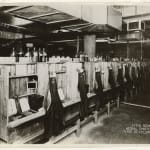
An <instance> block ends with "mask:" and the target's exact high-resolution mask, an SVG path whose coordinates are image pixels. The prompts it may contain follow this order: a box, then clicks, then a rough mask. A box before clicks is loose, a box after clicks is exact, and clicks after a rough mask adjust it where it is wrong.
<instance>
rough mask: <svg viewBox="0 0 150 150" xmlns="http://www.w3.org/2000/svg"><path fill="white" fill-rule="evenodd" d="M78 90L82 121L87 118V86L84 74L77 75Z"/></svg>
mask: <svg viewBox="0 0 150 150" xmlns="http://www.w3.org/2000/svg"><path fill="white" fill-rule="evenodd" d="M78 89H79V92H80V98H81V120H82V119H84V117H86V116H88V98H87V92H88V86H87V84H86V75H85V72H81V73H79V78H78Z"/></svg>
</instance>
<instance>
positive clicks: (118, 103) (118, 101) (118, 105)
mask: <svg viewBox="0 0 150 150" xmlns="http://www.w3.org/2000/svg"><path fill="white" fill-rule="evenodd" d="M119 107H120V100H119V96H118V97H117V108H119Z"/></svg>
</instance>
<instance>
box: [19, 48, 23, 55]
mask: <svg viewBox="0 0 150 150" xmlns="http://www.w3.org/2000/svg"><path fill="white" fill-rule="evenodd" d="M18 55H19V57H23V50H22V48H21V49H20V51H19V53H18Z"/></svg>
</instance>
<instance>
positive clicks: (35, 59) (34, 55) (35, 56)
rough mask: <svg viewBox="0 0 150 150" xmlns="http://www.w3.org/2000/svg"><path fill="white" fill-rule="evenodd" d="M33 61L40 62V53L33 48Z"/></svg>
mask: <svg viewBox="0 0 150 150" xmlns="http://www.w3.org/2000/svg"><path fill="white" fill-rule="evenodd" d="M33 61H34V62H37V61H38V52H37V51H36V49H35V47H34V48H33Z"/></svg>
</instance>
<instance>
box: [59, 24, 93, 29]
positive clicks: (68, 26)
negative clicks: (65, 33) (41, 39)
mask: <svg viewBox="0 0 150 150" xmlns="http://www.w3.org/2000/svg"><path fill="white" fill-rule="evenodd" d="M88 24H91V23H80V24H74V25H67V26H63V27H61V28H70V27H76V26H84V25H88Z"/></svg>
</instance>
